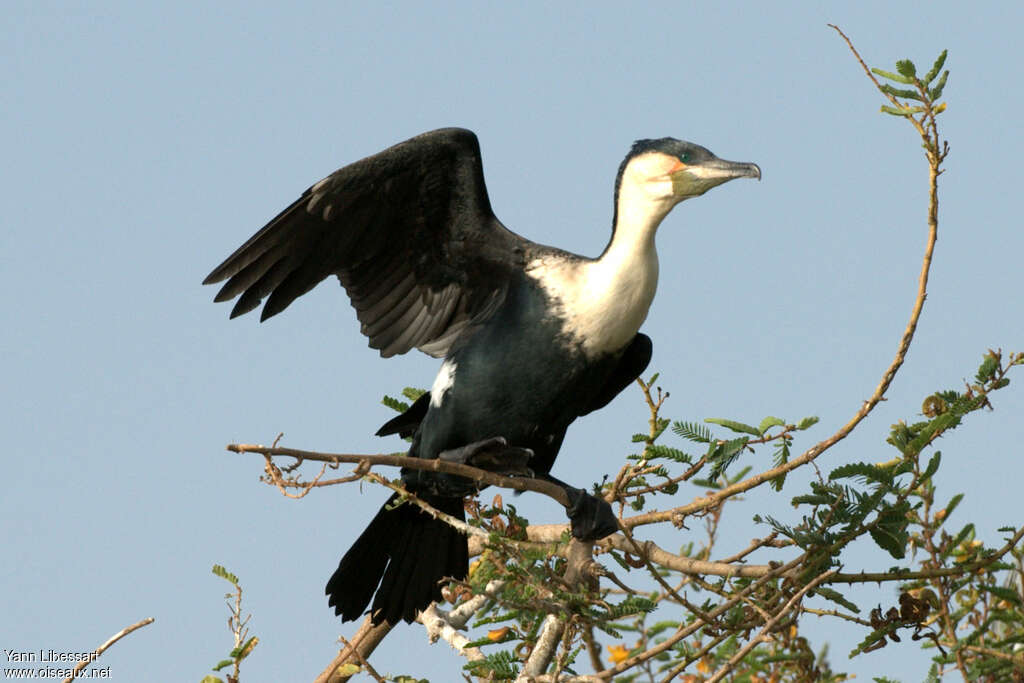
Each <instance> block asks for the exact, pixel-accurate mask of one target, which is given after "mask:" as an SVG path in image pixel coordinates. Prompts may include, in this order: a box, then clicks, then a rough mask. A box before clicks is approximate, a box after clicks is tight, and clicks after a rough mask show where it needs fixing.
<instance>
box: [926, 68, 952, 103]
mask: <svg viewBox="0 0 1024 683" xmlns="http://www.w3.org/2000/svg"><path fill="white" fill-rule="evenodd" d="M947 78H949V72H948V71H943V72H942V78H940V79H939V82H938V83H936V84H935V87H934V88H929V90H928V96H929V97H930V98H932V102H935V101H937V100H938V99H939V98H940V97H942V91H943V90H944V89H945V87H946V79H947Z"/></svg>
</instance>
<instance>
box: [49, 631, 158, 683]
mask: <svg viewBox="0 0 1024 683" xmlns="http://www.w3.org/2000/svg"><path fill="white" fill-rule="evenodd" d="M152 623H153V617H146V618H145V619H143V620H142V621H139V622H136V623H134V624H132V625H131V626H128V627H126V628H123V629H121V630H120V631H118V632H117V633H115V634H114V635H112V636H110V638H108V639H107V642H105V643H103V644H102V645H100V646H99V647H98V648H96V650H95V651H94V652H93V657H91V658H89V659H83V660H82V661H80V662H78V664H76V665H75V668H74V669H72V670H71V675H70V676H68V677H67V678H65V679H64V683H73V681H74V680H75V678H76V677H77V676H78V674H79V673H80V672H81V671H82V669H84V668H85V667H86V665H87V664H89V663H91V662H95V661H96V660H97V659H98V658H99V656H100V655H101V654H103V653H104V652H106V651H107V648H109V647H110V646H111V645H113V644H114V643H116V642H117V641H119V640H121V639H122V638H124V637H125V636H126V635H128V634H129V633H131V632H132V631H136V630H138V629H140V628H142V627H143V626H149V625H150V624H152Z"/></svg>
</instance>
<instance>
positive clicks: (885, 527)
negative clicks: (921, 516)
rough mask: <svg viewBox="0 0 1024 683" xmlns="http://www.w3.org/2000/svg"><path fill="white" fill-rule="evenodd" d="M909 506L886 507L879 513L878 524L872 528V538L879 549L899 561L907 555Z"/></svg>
mask: <svg viewBox="0 0 1024 683" xmlns="http://www.w3.org/2000/svg"><path fill="white" fill-rule="evenodd" d="M907 507H908V506H907V505H906V503H903V504H901V505H893V506H887V507H885V508H884V509H883V510H882V511H881V512H879V513H878V523H877V524H876V525H875V526H873V527H871V530H870V533H871V538H872V539H873V540H874V541H875V543H876V544H877V545H878V547H879V548H881V549H882V550H885V551H887V552H888V553H889V554H890V555H892V556H893V557H894V558H896V559H897V560H902V559H903V558H904V556H905V555H906V554H907V541H908V536H907Z"/></svg>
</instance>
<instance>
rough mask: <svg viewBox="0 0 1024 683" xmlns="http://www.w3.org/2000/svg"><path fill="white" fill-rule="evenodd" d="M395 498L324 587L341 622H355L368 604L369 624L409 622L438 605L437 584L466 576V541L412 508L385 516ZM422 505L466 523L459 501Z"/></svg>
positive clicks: (434, 500) (440, 500)
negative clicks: (445, 579)
mask: <svg viewBox="0 0 1024 683" xmlns="http://www.w3.org/2000/svg"><path fill="white" fill-rule="evenodd" d="M397 498H398V496H397V494H396V495H393V496H392V497H391V498H390V499H389V500H388V502H387V503H385V504H384V507H382V508H381V509H380V512H378V513H377V516H376V517H374V518H373V520H372V521H371V522H370V525H369V526H368V527H366V530H365V531H363V533H362V534H361V535H360V536H359V538H358V539H356V542H355V543H353V544H352V547H351V548H350V549H349V551H348V552H347V553H345V556H344V557H342V558H341V562H340V563H339V564H338V569H337V570H335V572H334V574H333V575H332V576H331V578H330V580H329V581H328V582H327V589H326V593H327V595H328V596H329V599H328V604H329V605H330V606H332V607H334V613H335V614H338V615H341V618H342V620H343V621H351V620H353V619H357V618H359V616H360V615H361V614H362V613H363V612H364V611H365V610H366V607H367V605H369V604H370V600H371V598H372V599H373V608H372V610H371V612H372V614H373V623H374V624H379V623H381V622H383V621H387V622H389V623H391V624H395V623H398V620H399V619H404V620H405V621H407V622H412V621H413V620H414V619H415V618H416V614H417V612H419V611H420V610H422V609H424V608H425V607H426V606H427V605H429V604H430V603H431V602H433V601H435V600H438V599H440V597H441V584H440V581H441V579H443V578H445V577H448V576H453V577H456V578H463V577H465V576H466V573H467V571H468V567H469V552H468V548H467V544H466V538H465V537H464V536H463V535H462V534H461V533H459V532H458V531H456V530H455V529H453V528H452V527H451V526H450V525H448V524H446V523H444V522H442V521H441V520H437V519H434V518H433V517H431V516H430V515H428V514H427V513H425V512H423V511H422V510H421V509H420V508H418V507H416V506H415V505H411V504H406V505H400V506H399V507H397V508H394V509H390V510H389V509H388V507H389V506H391V505H393V504H394V503H395V502H396V500H397ZM424 499H425V500H426V501H427V502H428V503H430V504H431V505H432V506H434V507H436V508H437V509H438V510H441V511H442V512H445V513H447V514H449V515H452V516H454V517H457V518H458V519H465V516H464V512H463V507H462V499H461V498H432V497H424ZM375 593H376V595H374V594H375Z"/></svg>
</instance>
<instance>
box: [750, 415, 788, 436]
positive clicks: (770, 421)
mask: <svg viewBox="0 0 1024 683" xmlns="http://www.w3.org/2000/svg"><path fill="white" fill-rule="evenodd" d="M785 426H786V421H785V420H783V419H782V418H781V417H772V416H771V415H769V416H768V417H766V418H765V419H763V420H761V424H759V425H757V431H758V432H760V433H761V434H764V433H765V432H766V431H768V430H769V429H771V428H772V427H785Z"/></svg>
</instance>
